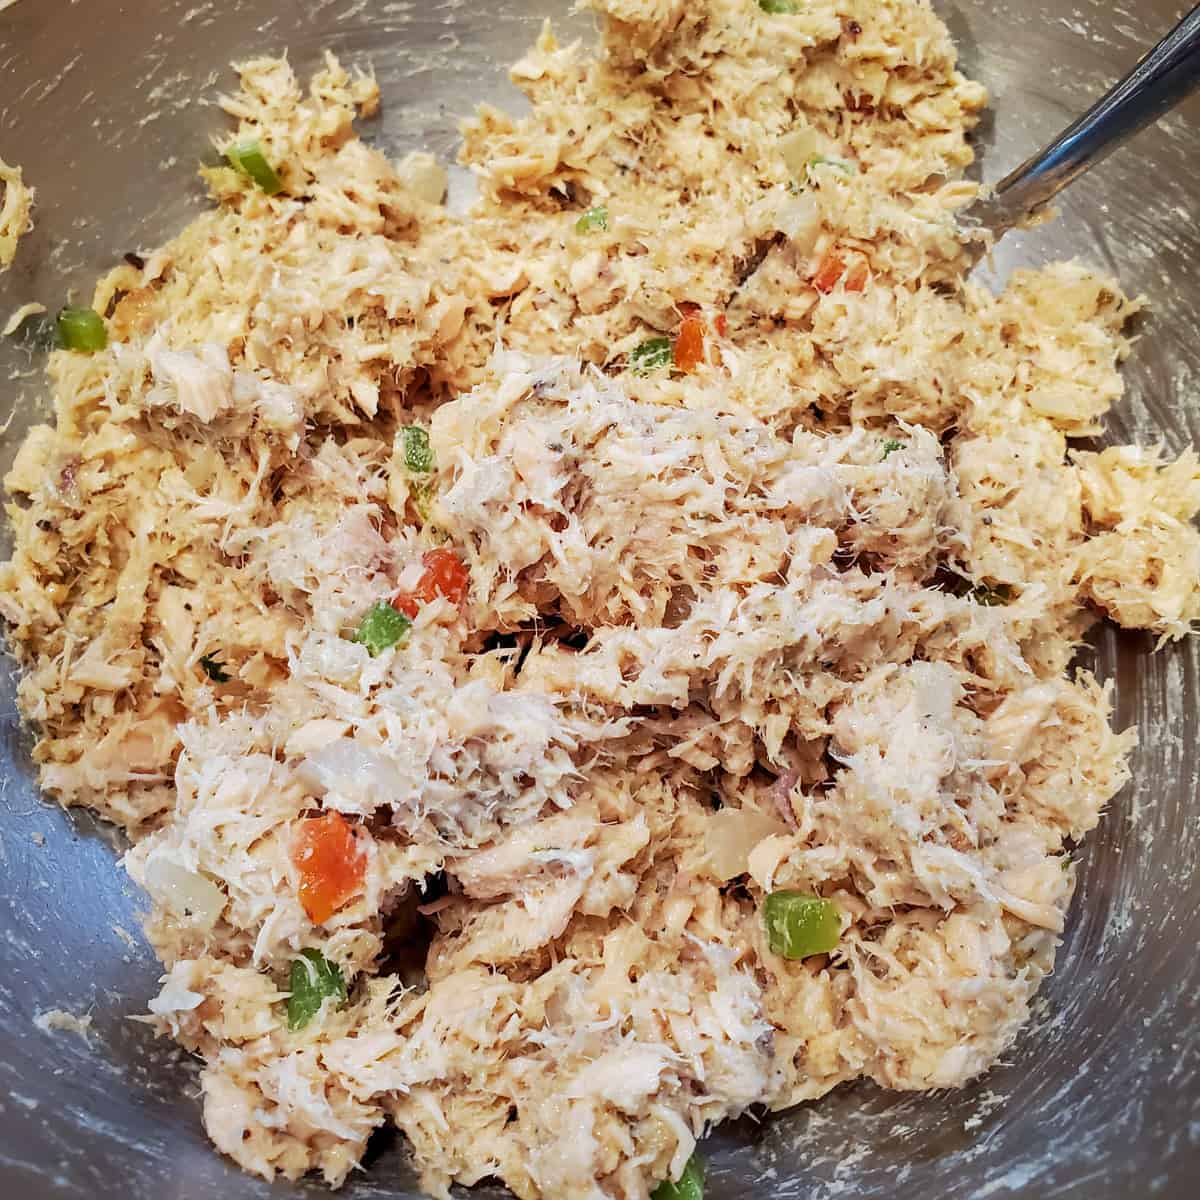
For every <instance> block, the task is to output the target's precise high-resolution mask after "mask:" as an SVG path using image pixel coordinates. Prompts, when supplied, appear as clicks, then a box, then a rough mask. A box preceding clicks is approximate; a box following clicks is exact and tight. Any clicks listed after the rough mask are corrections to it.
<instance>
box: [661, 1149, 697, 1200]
mask: <svg viewBox="0 0 1200 1200" xmlns="http://www.w3.org/2000/svg"><path fill="white" fill-rule="evenodd" d="M650 1200H704V1160H703V1159H702V1158H701V1157H700V1155H699V1154H693V1155H692V1157H691V1158H689V1159H688V1164H687V1166H686V1167H684V1168H683V1174H682V1175H680V1176H679V1178H678V1179H675V1180H670V1179H664V1180H663V1181H662V1183H660V1184H659V1185H658V1187H656V1188H655V1189H654V1191H653V1192H651V1193H650Z"/></svg>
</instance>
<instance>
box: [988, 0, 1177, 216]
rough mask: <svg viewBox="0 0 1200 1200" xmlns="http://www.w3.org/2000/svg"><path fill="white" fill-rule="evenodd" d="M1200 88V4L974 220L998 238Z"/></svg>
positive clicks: (1002, 186)
mask: <svg viewBox="0 0 1200 1200" xmlns="http://www.w3.org/2000/svg"><path fill="white" fill-rule="evenodd" d="M1197 87H1200V5H1198V6H1197V7H1196V8H1193V9H1192V11H1191V12H1190V13H1188V15H1187V16H1186V17H1184V18H1183V20H1182V21H1180V22H1179V24H1178V25H1176V26H1175V28H1174V29H1172V30H1171V32H1170V33H1168V34H1167V36H1166V37H1165V38H1163V40H1162V41H1161V42H1159V43H1158V45H1157V46H1155V47H1154V49H1153V50H1151V51H1150V53H1149V54H1147V55H1146V56H1145V57H1144V58H1143V59H1142V60H1141V62H1139V63H1138V65H1137V66H1136V67H1134V68H1133V70H1132V71H1130V72H1129V74H1128V75H1126V76H1125V78H1124V79H1122V80H1121V81H1120V83H1117V84H1116V85H1114V86H1113V87H1112V88H1110V89H1109V91H1107V92H1106V93H1105V94H1104V95H1103V96H1102V97H1101V98H1100V99H1099V100H1098V101H1097V102H1096V103H1095V104H1093V105H1092V107H1091V108H1089V109H1088V110H1087V112H1085V113H1084V114H1083V116H1081V117H1080V118H1079V119H1078V120H1077V121H1075V122H1074V123H1073V124H1072V125H1070V126H1069V127H1068V128H1067V129H1065V130H1064V131H1063V132H1062V133H1060V134H1059V135H1058V137H1057V138H1055V139H1054V141H1053V142H1051V143H1050V145H1048V146H1047V147H1046V148H1045V149H1044V150H1041V151H1039V152H1038V153H1037V154H1035V155H1034V156H1033V157H1032V158H1030V159H1028V160H1027V161H1026V162H1023V163H1022V164H1021V165H1020V166H1019V167H1018V168H1017V169H1016V170H1015V171H1013V172H1012V173H1011V174H1009V175H1007V176H1006V177H1005V178H1004V179H1003V180H1001V181H1000V183H998V184H997V185H996V189H995V192H994V193H993V194H992V195H991V196H990V197H988V198H986V199H981V200H980V201H979V202H978V203H977V204H975V205H973V206H972V208H971V209H970V210H969V211H970V215H971V217H973V218H974V219H975V221H977V222H978V223H979V224H980V225H982V226H984V227H985V228H987V229H990V230H991V231H992V233H993V234H994V235H995V236H996V237H1000V236H1001V234H1003V233H1005V232H1006V231H1007V230H1009V229H1011V228H1013V226H1015V225H1017V224H1018V223H1019V222H1020V221H1022V220H1023V219H1024V218H1026V217H1028V216H1031V215H1032V214H1033V213H1036V212H1037V211H1038V210H1039V209H1041V208H1044V207H1045V206H1046V205H1047V204H1048V203H1049V202H1050V201H1051V200H1052V199H1053V198H1054V197H1055V196H1056V195H1058V193H1059V192H1060V191H1061V190H1062V189H1063V188H1064V187H1066V186H1067V184H1069V183H1070V182H1071V181H1072V180H1074V179H1076V178H1078V177H1079V176H1080V175H1082V174H1083V172H1084V171H1086V170H1088V168H1089V167H1093V166H1095V165H1096V163H1098V162H1101V161H1102V160H1103V159H1105V158H1107V157H1108V156H1109V155H1110V154H1111V153H1112V152H1113V151H1114V150H1116V149H1117V147H1118V146H1121V145H1123V144H1124V143H1125V142H1126V141H1128V140H1129V139H1130V138H1131V137H1133V136H1134V134H1136V133H1140V132H1141V131H1142V130H1143V129H1145V128H1146V126H1147V125H1150V124H1153V123H1154V122H1155V121H1157V120H1158V119H1159V117H1161V116H1162V115H1163V114H1164V113H1166V112H1167V111H1168V110H1169V109H1171V108H1174V106H1175V105H1176V104H1178V103H1179V102H1180V101H1181V100H1183V99H1184V98H1185V97H1186V96H1188V95H1189V94H1190V93H1191V92H1193V91H1194V90H1195V89H1196V88H1197Z"/></svg>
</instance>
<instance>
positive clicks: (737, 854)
mask: <svg viewBox="0 0 1200 1200" xmlns="http://www.w3.org/2000/svg"><path fill="white" fill-rule="evenodd" d="M786 832H787V828H786V827H785V826H784V824H783V822H782V821H779V820H777V819H776V818H775V817H772V816H768V815H767V814H766V813H764V812H762V811H761V810H760V809H757V808H723V809H721V811H720V812H716V813H713V815H712V817H711V818H710V820H709V823H708V829H707V832H706V834H705V843H706V845H707V847H708V862H709V865H710V866H711V867H712V869H713V872H714V873H715V874H716V876H717V878H718V879H722V880H724V879H734V878H736V877H737V876H738V875H744V874H745V873H746V872H747V871H748V870H749V869H750V851H751V850H753V849H754V847H755V846H757V845H758V844H759V843H760V842H762V841H764V840H766V839H767V838H769V837H773V836H774V835H775V834H782V833H786Z"/></svg>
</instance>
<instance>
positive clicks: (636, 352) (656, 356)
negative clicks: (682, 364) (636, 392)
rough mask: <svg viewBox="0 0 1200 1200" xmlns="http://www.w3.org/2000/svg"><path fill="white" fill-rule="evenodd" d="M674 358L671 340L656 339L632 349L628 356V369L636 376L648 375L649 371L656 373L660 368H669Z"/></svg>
mask: <svg viewBox="0 0 1200 1200" xmlns="http://www.w3.org/2000/svg"><path fill="white" fill-rule="evenodd" d="M674 358H675V351H674V348H673V347H672V345H671V339H670V338H665V337H656V338H651V339H650V340H649V341H646V342H643V343H642V344H641V345H640V346H635V347H634V349H633V353H632V354H630V356H629V367H630V370H632V371H634V372H635V373H636V374H638V375H649V374H650V372H651V371H657V370H658V369H659V368H660V367H669V366H670V365H671V363H672V362H673V361H674Z"/></svg>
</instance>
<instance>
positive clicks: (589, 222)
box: [575, 204, 608, 233]
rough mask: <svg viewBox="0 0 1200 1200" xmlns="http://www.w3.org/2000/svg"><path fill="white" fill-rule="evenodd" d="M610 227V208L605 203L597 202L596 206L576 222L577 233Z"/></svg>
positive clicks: (592, 231)
mask: <svg viewBox="0 0 1200 1200" xmlns="http://www.w3.org/2000/svg"><path fill="white" fill-rule="evenodd" d="M607 228H608V209H607V208H606V207H605V206H604V205H603V204H597V205H596V207H595V208H589V209H588V210H587V212H585V213H584V214H583V216H581V217H580V218H579V220H578V221H576V222H575V232H576V233H594V232H595V231H596V230H597V229H607Z"/></svg>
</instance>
